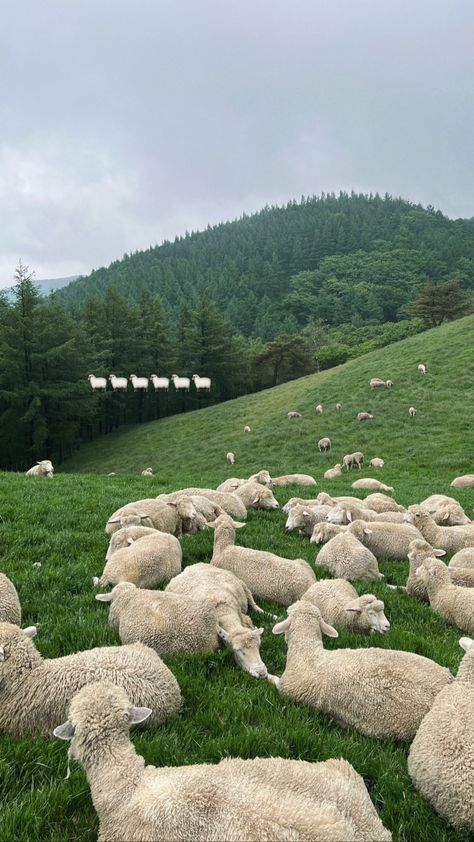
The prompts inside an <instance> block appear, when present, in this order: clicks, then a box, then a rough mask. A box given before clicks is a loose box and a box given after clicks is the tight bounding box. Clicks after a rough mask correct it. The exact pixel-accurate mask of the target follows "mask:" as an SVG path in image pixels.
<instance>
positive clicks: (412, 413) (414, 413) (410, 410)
mask: <svg viewBox="0 0 474 842" xmlns="http://www.w3.org/2000/svg"><path fill="white" fill-rule="evenodd" d="M408 415H409V416H410V418H414V417H415V415H416V409H415V407H414V406H410V407H409V409H408Z"/></svg>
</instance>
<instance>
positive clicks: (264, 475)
mask: <svg viewBox="0 0 474 842" xmlns="http://www.w3.org/2000/svg"><path fill="white" fill-rule="evenodd" d="M246 482H259V483H260V485H268V487H269V488H272V487H273V485H274V483H273V479H272V477H271V476H270V473H269V472H268V471H265V470H262V471H257V473H256V474H252V476H251V477H249V478H248V480H246Z"/></svg>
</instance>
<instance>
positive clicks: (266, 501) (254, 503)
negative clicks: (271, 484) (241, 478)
mask: <svg viewBox="0 0 474 842" xmlns="http://www.w3.org/2000/svg"><path fill="white" fill-rule="evenodd" d="M233 493H234V496H235V497H238V498H239V500H241V501H242V503H243V504H244V506H246V508H252V509H267V510H269V509H279V508H280V505H279V503H278V500H277V499H276V498H275V497H274V496H273V493H272V490H271V489H270V488H268V486H266V485H262V484H261V483H259V482H254V481H253V480H251V481H249V480H247V482H244V484H243V485H240V486H239V487H238V488H236V489H235V491H234V492H233ZM223 508H224V507H223Z"/></svg>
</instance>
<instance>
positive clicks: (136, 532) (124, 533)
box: [105, 526, 156, 561]
mask: <svg viewBox="0 0 474 842" xmlns="http://www.w3.org/2000/svg"><path fill="white" fill-rule="evenodd" d="M155 533H156V529H153V528H152V527H150V526H124V527H122V529H117V532H113V533H112V535H111V536H110V541H109V546H108V549H107V554H106V556H105V560H106V561H108V559H109V558H110V557H111V556H112V555H113V554H114V553H116V552H117V550H121V549H122V548H123V547H128V546H130V544H133V542H134V541H139V540H140V538H144V537H145V536H146V535H154V534H155Z"/></svg>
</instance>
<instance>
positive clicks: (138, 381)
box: [130, 374, 148, 392]
mask: <svg viewBox="0 0 474 842" xmlns="http://www.w3.org/2000/svg"><path fill="white" fill-rule="evenodd" d="M130 382H131V384H132V386H133V391H134V392H140V391H142V390H144V391H145V392H148V377H137V375H136V374H131V375H130Z"/></svg>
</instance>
